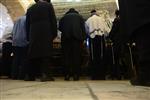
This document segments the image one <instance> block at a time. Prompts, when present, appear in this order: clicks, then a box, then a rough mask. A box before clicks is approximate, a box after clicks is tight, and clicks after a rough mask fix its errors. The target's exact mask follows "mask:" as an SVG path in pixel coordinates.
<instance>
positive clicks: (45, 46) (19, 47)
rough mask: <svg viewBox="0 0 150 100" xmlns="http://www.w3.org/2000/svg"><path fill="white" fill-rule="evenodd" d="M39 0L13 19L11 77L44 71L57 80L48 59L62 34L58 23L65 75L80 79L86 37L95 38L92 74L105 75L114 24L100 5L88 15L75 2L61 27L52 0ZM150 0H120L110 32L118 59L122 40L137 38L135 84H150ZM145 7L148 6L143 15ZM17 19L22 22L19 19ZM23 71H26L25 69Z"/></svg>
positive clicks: (30, 77)
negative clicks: (105, 17)
mask: <svg viewBox="0 0 150 100" xmlns="http://www.w3.org/2000/svg"><path fill="white" fill-rule="evenodd" d="M35 2H36V4H33V5H32V6H31V7H30V8H29V9H28V10H27V13H26V15H25V16H23V17H21V18H20V19H19V20H17V21H16V23H15V25H14V30H13V46H14V60H13V67H12V68H13V70H12V78H14V79H15V78H18V76H19V78H24V79H25V80H35V78H36V77H40V79H41V81H53V80H54V79H53V77H52V74H51V72H50V71H51V70H49V67H50V66H49V62H50V61H51V56H52V43H53V39H54V38H55V37H56V36H57V28H59V30H60V31H61V32H62V34H61V36H62V37H61V44H62V51H63V60H64V61H63V62H64V67H65V80H70V78H71V76H72V77H73V79H74V80H75V81H76V80H79V76H80V68H81V67H80V66H81V56H82V54H81V51H82V47H83V45H84V42H85V40H86V38H87V37H88V38H90V45H89V48H90V49H89V50H90V60H91V64H92V67H93V68H92V79H105V74H106V68H105V61H104V60H105V56H104V54H105V34H107V33H109V31H110V29H109V27H108V26H107V23H105V22H104V20H103V19H102V18H101V17H100V16H99V15H98V14H97V12H96V10H92V11H91V16H90V17H89V18H88V19H87V20H86V21H85V20H84V19H83V17H82V16H81V15H80V14H79V12H78V11H76V10H75V9H74V8H71V9H69V11H68V12H66V13H65V14H64V16H63V17H62V18H61V19H60V21H59V26H58V27H57V20H56V16H55V12H54V9H53V6H52V4H51V1H50V0H35ZM148 4H149V1H147V0H144V1H143V3H142V4H141V1H140V0H136V1H135V0H132V1H131V0H126V1H122V0H119V7H120V17H118V12H116V15H117V16H116V19H115V20H114V23H113V24H114V25H113V28H112V30H111V32H110V38H111V39H112V41H113V43H114V46H115V50H114V54H115V55H116V56H115V57H116V58H115V59H119V57H118V56H117V55H118V54H117V53H118V52H119V50H120V47H119V46H120V45H121V44H123V43H126V42H127V41H128V40H130V39H132V40H133V39H134V41H135V42H136V47H137V48H136V49H137V52H138V53H137V55H138V64H137V68H136V74H137V77H136V78H134V79H133V80H131V84H133V85H144V86H149V83H150V79H149V78H150V77H149V76H150V75H149V65H150V64H149V62H150V61H149V56H150V50H149V46H150V45H149V43H150V42H149V34H148V33H147V32H148V29H149V22H150V20H149V19H150V15H149V13H148V10H149V9H150V8H149V6H148ZM127 5H128V6H127ZM145 11H147V12H146V13H145V14H144V15H143V12H145ZM21 19H23V20H21ZM18 23H20V24H19V25H17V24H18ZM20 25H22V26H20ZM115 25H116V26H115ZM19 26H20V27H19ZM18 27H19V28H18ZM22 27H23V28H22ZM116 27H119V29H117V30H119V31H118V32H117V31H115V30H116V29H115V28H116ZM113 29H114V30H113ZM112 33H116V34H117V35H118V36H120V37H119V38H117V39H116V38H114V34H112ZM119 33H121V34H119ZM124 33H125V34H124ZM17 38H18V40H17ZM17 41H19V42H17ZM117 61H118V60H117ZM117 63H118V62H117ZM23 71H24V72H23ZM22 73H24V74H23V75H22Z"/></svg>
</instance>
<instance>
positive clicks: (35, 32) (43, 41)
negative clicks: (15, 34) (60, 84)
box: [26, 2, 57, 59]
mask: <svg viewBox="0 0 150 100" xmlns="http://www.w3.org/2000/svg"><path fill="white" fill-rule="evenodd" d="M26 22H27V26H26V28H27V33H28V39H29V59H32V58H39V57H49V56H51V52H52V40H53V39H54V38H55V37H56V36H57V21H56V16H55V13H54V9H53V6H52V4H51V3H46V2H38V3H36V4H34V5H32V6H31V7H30V8H29V9H28V10H27V19H26Z"/></svg>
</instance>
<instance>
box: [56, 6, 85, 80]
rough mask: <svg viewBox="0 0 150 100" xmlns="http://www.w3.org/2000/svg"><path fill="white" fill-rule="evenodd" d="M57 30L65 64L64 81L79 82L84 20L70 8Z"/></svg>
mask: <svg viewBox="0 0 150 100" xmlns="http://www.w3.org/2000/svg"><path fill="white" fill-rule="evenodd" d="M59 30H60V31H61V32H62V49H63V54H64V63H65V80H69V79H70V77H71V76H73V79H74V80H75V81H76V80H79V74H80V67H81V50H82V48H81V47H82V44H83V41H84V40H85V26H84V19H83V18H82V16H81V15H80V14H79V13H78V12H77V11H76V10H75V9H74V8H71V9H70V10H69V11H68V12H67V13H66V14H65V15H64V16H63V17H62V18H61V19H60V22H59Z"/></svg>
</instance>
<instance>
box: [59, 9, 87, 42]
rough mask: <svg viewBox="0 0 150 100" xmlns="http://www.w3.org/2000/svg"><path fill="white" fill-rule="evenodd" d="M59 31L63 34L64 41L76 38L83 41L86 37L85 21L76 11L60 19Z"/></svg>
mask: <svg viewBox="0 0 150 100" xmlns="http://www.w3.org/2000/svg"><path fill="white" fill-rule="evenodd" d="M59 30H60V31H61V32H62V39H72V38H74V39H77V40H81V41H83V40H84V39H85V37H86V34H85V23H84V19H83V18H82V16H81V15H79V14H78V13H77V12H76V11H74V12H67V13H66V14H65V15H64V17H62V18H61V19H60V21H59Z"/></svg>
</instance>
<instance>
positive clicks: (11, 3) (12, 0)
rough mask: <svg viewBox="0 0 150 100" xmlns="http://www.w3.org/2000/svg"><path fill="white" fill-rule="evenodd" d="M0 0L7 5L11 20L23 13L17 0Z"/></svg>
mask: <svg viewBox="0 0 150 100" xmlns="http://www.w3.org/2000/svg"><path fill="white" fill-rule="evenodd" d="M0 2H1V3H2V4H3V5H5V6H6V7H7V9H8V13H9V14H10V16H11V17H12V20H13V21H15V20H16V19H17V18H18V17H19V16H22V15H23V14H24V13H25V12H24V9H23V8H22V6H21V4H20V2H19V1H18V0H0Z"/></svg>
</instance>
